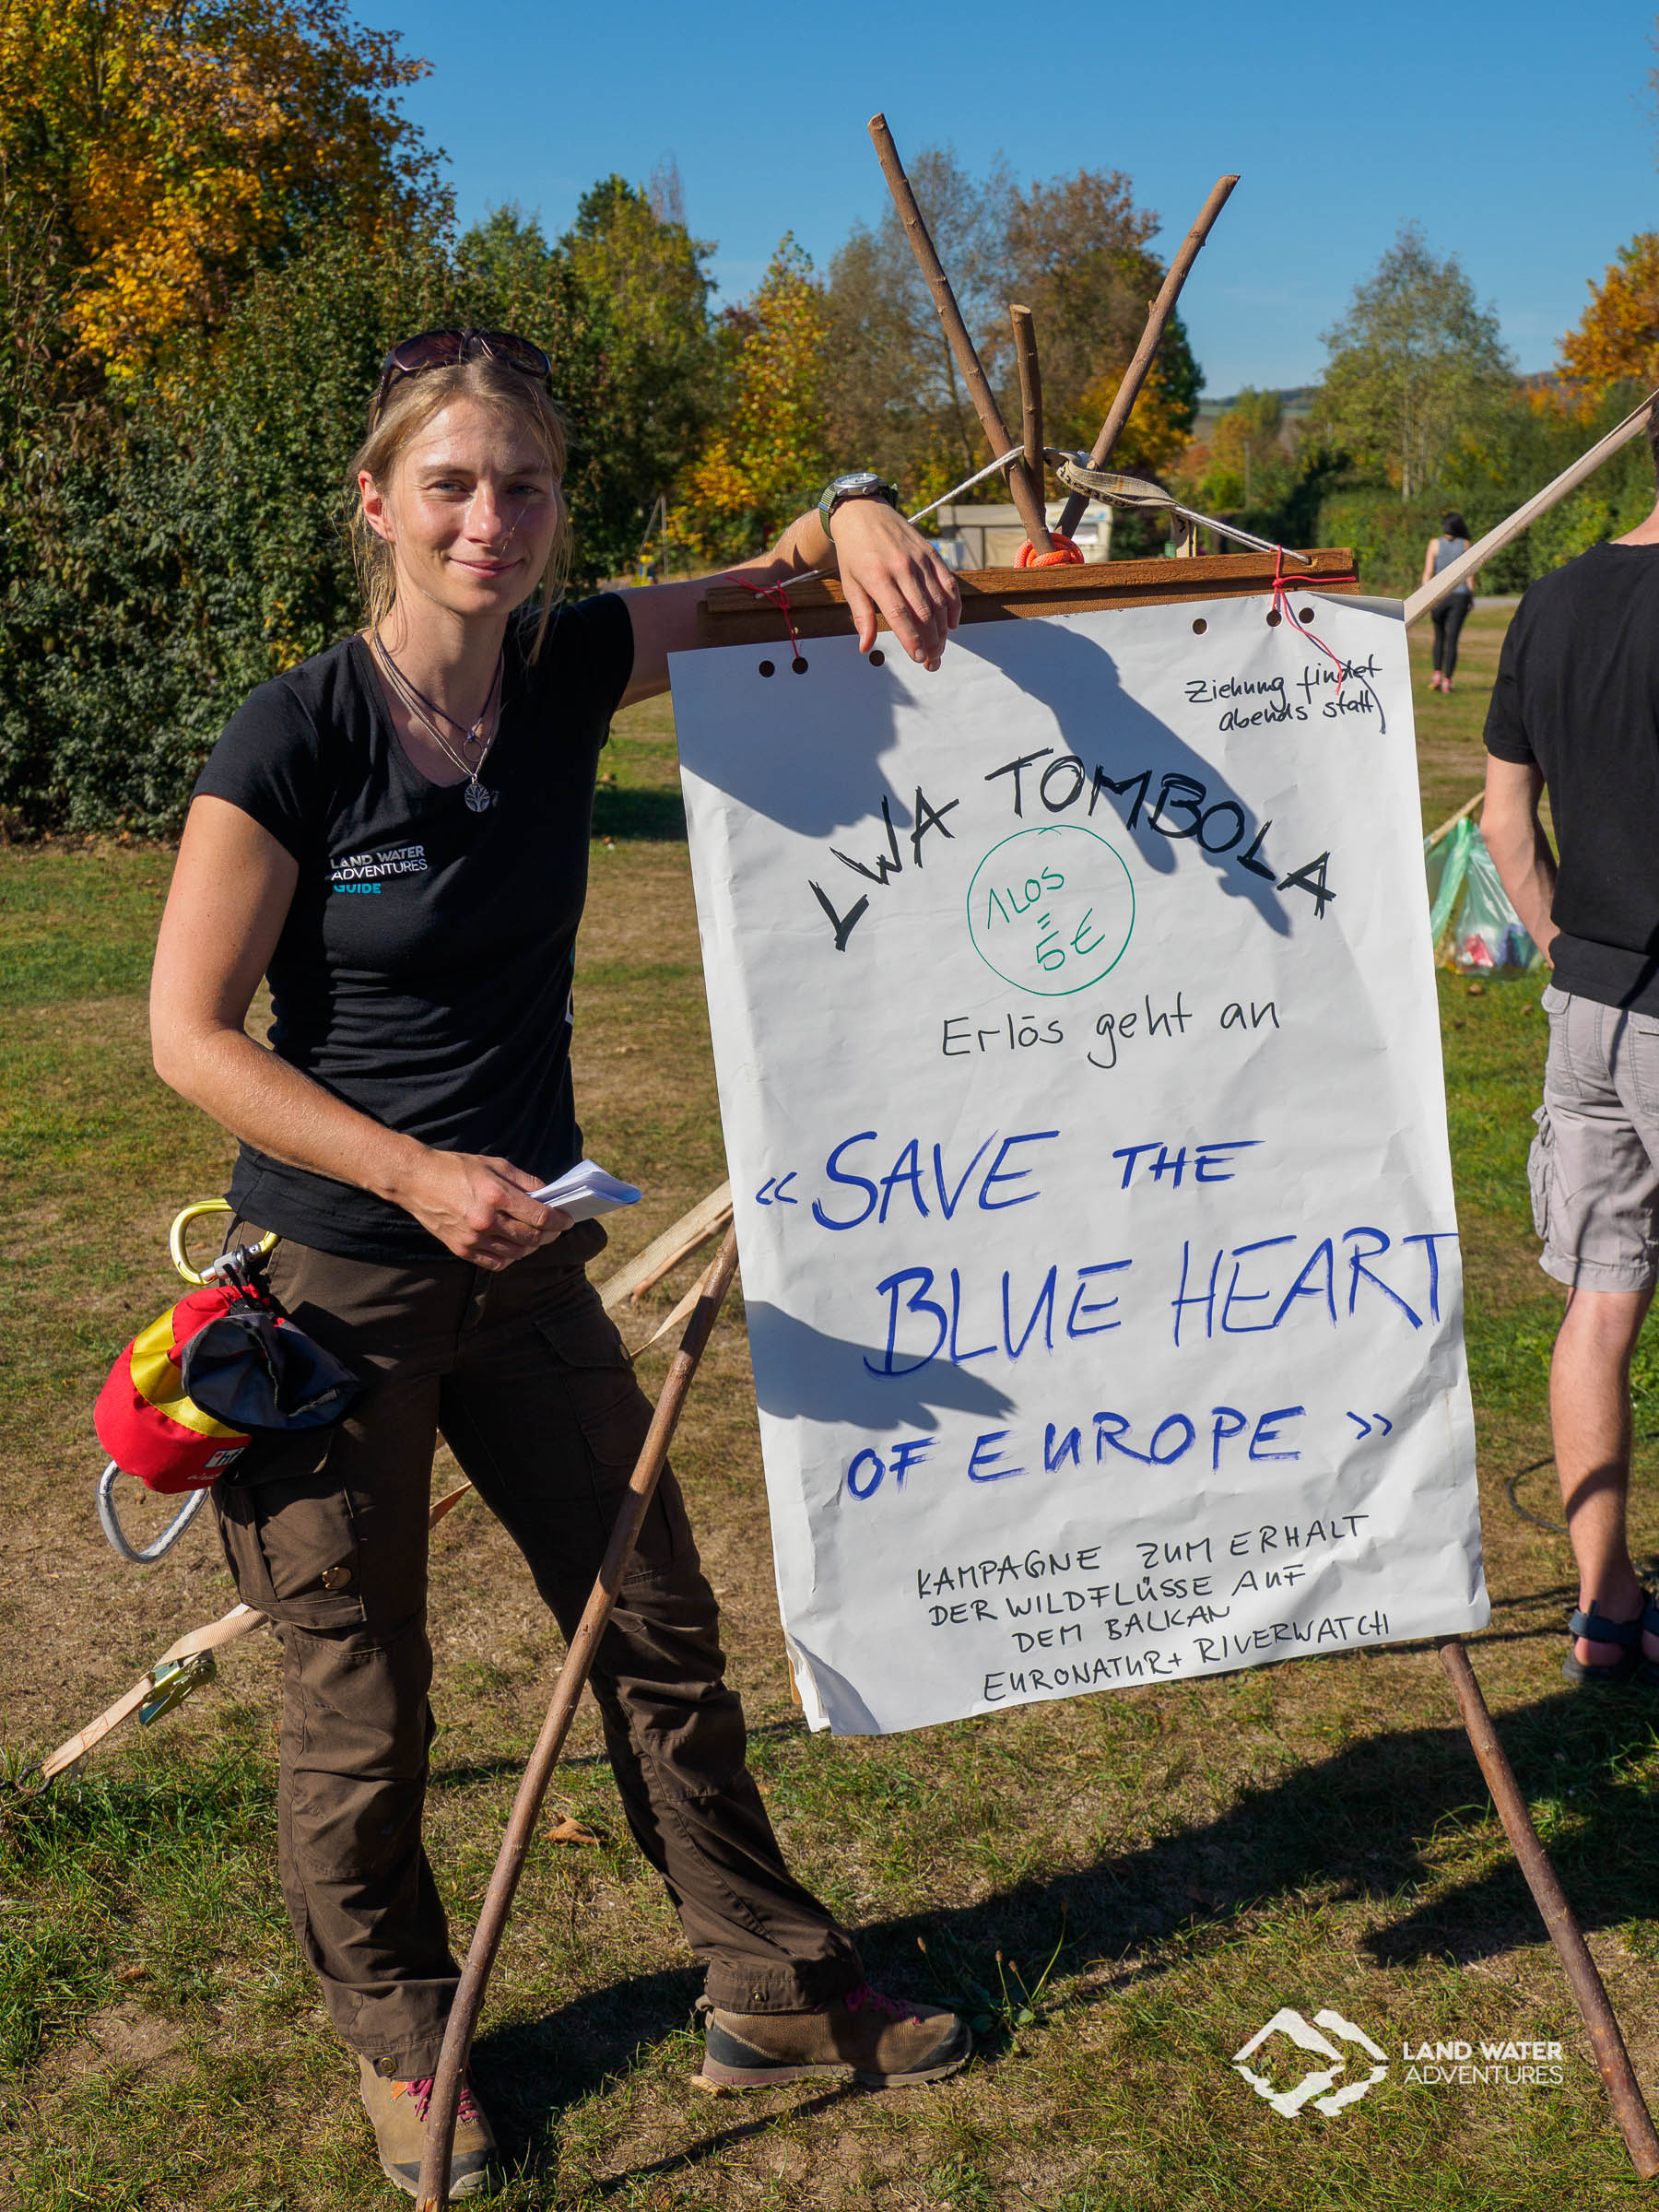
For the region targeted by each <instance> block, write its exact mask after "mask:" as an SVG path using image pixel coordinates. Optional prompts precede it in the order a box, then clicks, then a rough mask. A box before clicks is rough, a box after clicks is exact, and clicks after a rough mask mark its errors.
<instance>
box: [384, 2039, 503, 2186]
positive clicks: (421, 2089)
mask: <svg viewBox="0 0 1659 2212" xmlns="http://www.w3.org/2000/svg"><path fill="white" fill-rule="evenodd" d="M358 2073H359V2077H360V2088H361V2091H362V2098H363V2109H364V2111H365V2112H367V2113H368V2115H369V2117H370V2119H371V2121H372V2122H373V2123H374V2147H375V2148H376V2149H377V2150H378V2151H379V2152H380V2162H381V2171H382V2173H383V2174H384V2175H385V2177H386V2179H387V2180H388V2181H389V2182H390V2183H392V2184H393V2185H394V2187H395V2188H398V2189H401V2190H402V2191H403V2192H404V2194H405V2195H406V2196H417V2195H418V2194H419V2191H420V2155H421V2152H422V2151H423V2150H424V2149H425V2147H426V2116H427V2107H428V2106H429V2104H430V2103H431V2101H432V2077H431V2076H430V2075H429V2074H427V2075H423V2076H421V2077H420V2078H419V2079H418V2080H416V2081H394V2080H392V2079H391V2078H390V2077H388V2076H386V2075H384V2074H381V2073H378V2072H377V2071H376V2070H375V2065H374V2061H373V2060H372V2059H369V2058H363V2057H361V2056H359V2059H358ZM495 2147H496V2139H495V2133H494V2130H493V2129H492V2128H491V2126H490V2124H489V2123H488V2120H486V2119H485V2117H484V2115H483V2113H482V2112H480V2111H479V2110H478V2108H477V2105H476V2104H475V2103H474V2102H473V2097H472V2080H471V2077H470V2076H469V2077H467V2078H466V2079H465V2080H464V2081H463V2082H462V2084H461V2102H460V2105H459V2106H458V2107H457V2109H456V2112H455V2147H454V2151H453V2155H452V2157H451V2159H450V2184H449V2193H450V2194H451V2195H452V2196H477V2195H479V2194H481V2193H482V2192H483V2191H484V2190H485V2189H486V2188H487V2187H488V2182H487V2180H486V2178H485V2170H486V2168H487V2167H488V2164H489V2161H490V2159H493V2158H494V2156H495Z"/></svg>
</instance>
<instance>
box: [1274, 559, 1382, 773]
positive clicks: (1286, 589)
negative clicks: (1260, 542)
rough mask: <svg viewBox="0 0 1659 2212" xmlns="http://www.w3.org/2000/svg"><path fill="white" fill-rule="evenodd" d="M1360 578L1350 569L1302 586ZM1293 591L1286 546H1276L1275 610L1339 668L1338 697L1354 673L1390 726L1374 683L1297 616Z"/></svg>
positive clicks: (1312, 579) (1309, 587)
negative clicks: (1286, 569)
mask: <svg viewBox="0 0 1659 2212" xmlns="http://www.w3.org/2000/svg"><path fill="white" fill-rule="evenodd" d="M1358 582H1359V575H1358V573H1357V572H1356V571H1353V570H1346V571H1343V572H1342V573H1341V574H1340V575H1334V576H1324V575H1321V576H1309V577H1306V578H1304V579H1303V581H1302V584H1301V589H1302V590H1303V591H1304V592H1306V591H1312V589H1313V588H1314V587H1315V586H1316V585H1328V584H1333V583H1358ZM1290 592H1291V586H1290V585H1289V584H1288V582H1286V581H1285V548H1284V547H1283V546H1275V547H1274V548H1273V612H1274V613H1275V614H1276V615H1278V616H1280V617H1282V618H1284V619H1285V620H1286V621H1288V623H1289V625H1290V627H1291V629H1293V630H1295V631H1296V632H1297V634H1298V635H1299V636H1300V637H1304V638H1306V639H1307V640H1308V641H1309V643H1310V644H1312V645H1317V646H1318V648H1319V650H1320V652H1321V653H1324V656H1325V659H1326V660H1327V661H1329V662H1330V663H1331V665H1333V667H1335V670H1336V696H1337V698H1338V699H1340V698H1341V697H1342V687H1343V685H1344V684H1346V683H1347V679H1348V677H1350V676H1351V677H1354V681H1355V682H1356V683H1357V684H1362V685H1364V687H1365V688H1366V690H1368V691H1370V692H1371V698H1372V699H1373V700H1376V707H1377V715H1378V721H1379V725H1380V727H1381V728H1382V729H1384V730H1386V729H1387V727H1388V717H1387V715H1386V714H1384V713H1383V712H1382V700H1380V699H1378V698H1377V694H1376V692H1375V691H1374V690H1372V689H1371V685H1370V684H1369V683H1367V682H1366V679H1365V678H1364V677H1362V676H1359V675H1357V674H1356V673H1355V671H1354V669H1353V668H1352V667H1350V665H1348V663H1347V661H1345V660H1344V659H1343V658H1342V656H1341V654H1340V653H1333V652H1332V651H1331V649H1330V647H1329V646H1328V645H1327V644H1326V643H1325V641H1324V639H1323V638H1322V637H1320V636H1319V635H1318V633H1317V632H1316V631H1314V630H1312V629H1309V628H1308V626H1307V624H1306V623H1305V622H1299V621H1298V620H1297V618H1296V609H1295V608H1294V607H1293V606H1291V604H1290Z"/></svg>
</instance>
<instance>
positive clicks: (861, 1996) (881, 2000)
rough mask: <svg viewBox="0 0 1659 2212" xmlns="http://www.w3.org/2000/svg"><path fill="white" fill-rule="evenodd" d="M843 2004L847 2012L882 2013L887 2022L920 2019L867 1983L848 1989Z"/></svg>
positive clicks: (911, 2010) (906, 2006)
mask: <svg viewBox="0 0 1659 2212" xmlns="http://www.w3.org/2000/svg"><path fill="white" fill-rule="evenodd" d="M843 2002H844V2004H845V2005H846V2007H847V2010H848V2011H849V2012H864V2011H866V2010H868V2011H874V2012H883V2013H886V2015H887V2017H888V2019H889V2020H919V2019H920V2018H922V2015H921V2014H920V2013H919V2012H917V2011H916V2010H915V2009H914V2008H913V2007H912V2006H909V2005H905V2004H901V2003H900V2000H899V1999H898V1998H897V1997H889V1996H888V1994H887V1993H886V1992H885V1991H884V1990H879V1989H876V1988H873V1987H872V1986H871V1984H870V1983H868V1982H861V1983H859V1985H858V1987H857V1988H856V1989H850V1990H849V1991H848V1992H847V1994H846V1996H845V1998H844V1999H843Z"/></svg>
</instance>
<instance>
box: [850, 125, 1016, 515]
mask: <svg viewBox="0 0 1659 2212" xmlns="http://www.w3.org/2000/svg"><path fill="white" fill-rule="evenodd" d="M870 136H871V137H872V138H873V139H874V140H875V142H876V158H877V160H878V161H879V162H880V163H881V173H882V175H883V176H884V177H885V178H886V179H887V182H888V191H889V192H890V193H891V194H892V195H893V205H894V206H895V207H897V209H898V210H899V219H900V222H901V223H902V224H903V225H904V234H905V236H906V237H907V238H908V239H909V240H910V244H911V252H912V253H913V254H914V255H915V257H916V265H917V266H918V267H919V268H920V270H921V271H922V275H923V277H924V278H925V280H926V283H927V288H928V290H929V291H930V292H931V293H932V294H933V302H934V305H935V307H936V308H937V309H938V311H939V320H940V322H941V323H942V324H944V325H945V335H946V338H947V341H948V343H949V346H950V350H951V352H952V354H953V355H954V356H955V357H956V364H957V367H958V368H959V370H960V371H961V372H962V382H964V383H965V384H966V385H967V387H968V396H969V398H970V399H971V400H972V402H973V410H974V413H975V414H976V415H977V416H978V417H979V418H980V427H981V429H982V430H983V431H984V433H985V436H986V437H987V438H988V439H989V440H990V441H991V451H992V452H993V453H1006V452H1007V450H1008V446H1009V444H1010V442H1011V441H1010V440H1009V437H1008V433H1007V431H1006V429H1005V428H1004V427H1003V418H1002V410H1001V408H1000V407H999V406H997V404H996V394H994V392H993V391H992V389H991V384H990V380H989V379H988V378H987V376H986V374H985V371H984V370H983V369H982V367H981V365H980V358H979V355H978V353H977V352H976V351H975V350H974V344H973V340H972V338H971V336H970V335H969V334H968V325H967V324H966V323H964V322H963V320H962V311H961V309H960V308H959V306H958V305H957V302H956V294H955V293H954V292H953V291H952V290H951V288H950V279H949V277H947V276H946V274H945V267H944V264H943V263H942V262H941V261H940V259H939V256H938V253H937V250H936V249H935V245H934V242H933V239H932V237H931V236H930V235H929V232H928V229H927V225H926V223H925V222H924V220H923V217H922V210H921V208H920V207H918V206H917V205H916V195H915V194H914V193H913V192H912V190H911V181H910V179H909V178H908V177H907V176H906V175H905V173H904V164H903V162H902V161H900V159H899V149H898V147H896V146H895V145H894V144H893V134H892V133H891V131H889V130H888V125H887V117H886V116H885V115H872V116H871V118H870ZM1008 491H1009V494H1010V496H1011V498H1012V499H1013V501H1014V504H1015V506H1016V507H1017V508H1018V510H1019V519H1020V521H1021V522H1022V523H1023V524H1025V529H1026V535H1027V536H1028V537H1029V538H1030V541H1031V543H1032V544H1033V545H1036V544H1037V543H1038V541H1039V538H1041V540H1042V541H1043V543H1044V545H1045V547H1046V545H1047V542H1048V524H1047V523H1046V522H1045V521H1044V519H1043V513H1042V496H1041V489H1040V488H1039V487H1038V486H1037V485H1034V484H1033V483H1032V482H1031V479H1030V477H1029V476H1028V475H1027V473H1026V465H1025V461H1024V458H1023V456H1022V457H1021V458H1020V459H1019V460H1018V461H1016V462H1014V463H1013V464H1012V465H1010V467H1009V470H1008Z"/></svg>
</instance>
